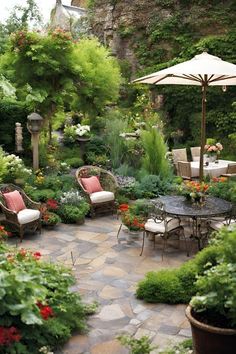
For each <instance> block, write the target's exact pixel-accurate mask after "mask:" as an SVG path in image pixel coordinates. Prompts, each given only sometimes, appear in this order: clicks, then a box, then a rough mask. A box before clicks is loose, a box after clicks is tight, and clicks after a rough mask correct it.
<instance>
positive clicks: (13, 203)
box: [3, 191, 26, 213]
mask: <svg viewBox="0 0 236 354" xmlns="http://www.w3.org/2000/svg"><path fill="white" fill-rule="evenodd" d="M3 196H4V199H5V201H6V205H7V208H8V209H10V210H12V211H15V212H16V213H18V212H19V211H20V210H22V209H25V208H26V206H25V203H24V200H23V198H22V196H21V195H20V193H19V192H18V191H14V192H9V193H4V194H3Z"/></svg>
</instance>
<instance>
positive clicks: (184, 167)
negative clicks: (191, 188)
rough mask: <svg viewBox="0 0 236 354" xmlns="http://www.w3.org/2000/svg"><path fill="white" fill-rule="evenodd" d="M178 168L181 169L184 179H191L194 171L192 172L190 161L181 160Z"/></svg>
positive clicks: (180, 173) (180, 172)
mask: <svg viewBox="0 0 236 354" xmlns="http://www.w3.org/2000/svg"><path fill="white" fill-rule="evenodd" d="M178 170H179V176H181V177H182V178H184V179H191V177H192V173H191V165H190V162H186V161H179V162H178Z"/></svg>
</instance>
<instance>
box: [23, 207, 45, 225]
mask: <svg viewBox="0 0 236 354" xmlns="http://www.w3.org/2000/svg"><path fill="white" fill-rule="evenodd" d="M39 218H40V211H39V210H36V209H23V210H21V211H19V213H18V214H17V219H18V221H19V223H20V224H21V225H24V224H28V223H29V222H32V221H35V220H38V219H39Z"/></svg>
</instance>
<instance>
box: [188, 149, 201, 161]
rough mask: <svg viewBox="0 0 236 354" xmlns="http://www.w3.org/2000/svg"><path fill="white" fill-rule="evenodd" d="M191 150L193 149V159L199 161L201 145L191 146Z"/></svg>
mask: <svg viewBox="0 0 236 354" xmlns="http://www.w3.org/2000/svg"><path fill="white" fill-rule="evenodd" d="M190 150H191V155H192V160H193V161H197V160H198V158H200V152H201V147H200V146H194V147H191V148H190Z"/></svg>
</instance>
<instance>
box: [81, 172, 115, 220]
mask: <svg viewBox="0 0 236 354" xmlns="http://www.w3.org/2000/svg"><path fill="white" fill-rule="evenodd" d="M91 176H99V181H100V184H101V186H102V188H103V191H101V192H95V193H91V194H89V193H88V192H87V191H86V189H85V188H84V186H83V184H82V181H81V178H88V177H91ZM76 179H77V182H78V183H79V185H80V187H81V189H82V190H83V192H84V194H85V196H86V197H87V199H88V202H89V203H90V207H91V216H92V217H93V216H95V215H96V214H100V213H101V214H102V213H107V212H112V213H113V212H114V211H115V210H116V203H115V192H116V190H117V187H118V183H117V180H116V178H115V176H113V174H112V173H111V172H109V171H106V170H104V169H103V168H100V167H97V166H83V167H80V168H79V169H78V170H77V171H76Z"/></svg>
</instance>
